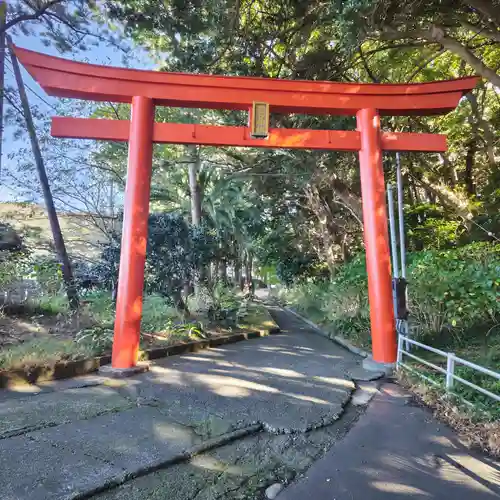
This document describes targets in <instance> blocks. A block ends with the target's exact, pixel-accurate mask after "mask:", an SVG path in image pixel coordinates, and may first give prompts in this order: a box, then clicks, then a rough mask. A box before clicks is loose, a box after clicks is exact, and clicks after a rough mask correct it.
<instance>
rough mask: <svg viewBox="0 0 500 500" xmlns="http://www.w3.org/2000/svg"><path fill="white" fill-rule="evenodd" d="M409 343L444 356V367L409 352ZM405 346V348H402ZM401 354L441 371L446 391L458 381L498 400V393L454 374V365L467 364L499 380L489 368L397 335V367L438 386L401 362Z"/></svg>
mask: <svg viewBox="0 0 500 500" xmlns="http://www.w3.org/2000/svg"><path fill="white" fill-rule="evenodd" d="M410 345H415V346H417V347H420V348H422V349H425V350H426V351H430V352H433V353H434V354H438V355H440V356H443V357H444V358H446V368H444V367H442V366H438V365H435V364H434V363H431V362H430V361H427V360H425V359H422V358H419V357H418V356H416V355H415V354H413V353H411V352H409V347H410ZM405 346H406V349H405V348H404V347H405ZM403 356H408V357H409V358H411V359H414V360H415V361H418V362H419V363H422V364H424V365H426V366H428V367H430V368H432V369H433V370H436V371H437V372H439V373H441V374H443V375H444V377H445V388H446V391H448V392H453V386H454V382H455V381H458V382H460V383H462V384H464V385H466V386H468V387H471V388H472V389H475V390H476V391H478V392H480V393H481V394H484V395H486V396H489V397H490V398H492V399H494V400H495V401H500V395H498V394H495V393H493V392H491V391H488V390H487V389H484V388H483V387H479V386H478V385H476V384H474V383H473V382H471V381H470V380H465V379H463V378H462V377H459V376H458V375H455V365H457V364H458V365H463V366H467V367H469V368H472V369H473V370H477V371H478V372H481V373H484V374H485V375H489V376H490V377H493V378H496V379H497V380H500V373H497V372H495V371H493V370H489V369H488V368H485V367H484V366H480V365H476V364H475V363H471V362H470V361H467V360H465V359H462V358H459V357H458V356H455V354H454V353H452V352H445V351H441V350H440V349H436V348H435V347H431V346H428V345H426V344H422V343H421V342H417V341H416V340H413V339H411V338H409V337H406V336H404V335H399V336H398V357H397V368H398V369H399V368H404V369H405V370H408V371H410V372H414V373H415V374H417V375H418V376H419V377H421V378H423V379H424V380H426V381H427V382H430V383H431V384H433V385H437V386H439V385H440V384H439V383H438V382H436V381H435V380H433V379H432V378H430V377H427V376H426V375H424V374H423V373H420V372H419V371H418V370H416V369H415V368H413V367H411V366H410V365H408V364H407V363H404V362H403Z"/></svg>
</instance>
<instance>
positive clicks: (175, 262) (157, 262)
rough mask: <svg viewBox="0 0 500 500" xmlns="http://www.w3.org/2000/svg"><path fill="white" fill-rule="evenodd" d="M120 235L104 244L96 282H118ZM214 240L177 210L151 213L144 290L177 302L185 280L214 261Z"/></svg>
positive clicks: (215, 249) (215, 252)
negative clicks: (192, 224)
mask: <svg viewBox="0 0 500 500" xmlns="http://www.w3.org/2000/svg"><path fill="white" fill-rule="evenodd" d="M120 242H121V236H120V235H119V234H115V235H114V236H113V239H112V240H111V241H110V242H109V243H107V244H106V245H104V247H103V250H102V254H101V262H100V263H99V264H97V266H96V267H95V268H94V270H93V274H95V275H96V276H99V281H101V282H102V283H103V284H105V285H107V286H108V287H113V286H115V285H116V283H117V281H118V272H119V263H120ZM217 252H218V241H217V238H216V236H215V235H214V233H213V232H212V231H211V230H210V229H208V228H207V227H206V226H199V227H195V226H191V225H190V224H189V223H187V222H186V220H185V219H184V217H183V216H182V215H181V214H178V213H155V214H151V215H150V216H149V220H148V244H147V254H146V270H145V289H146V291H147V292H148V293H150V294H155V293H157V294H160V295H162V296H164V297H169V298H170V300H171V301H172V303H175V304H176V305H178V303H179V300H180V294H181V291H182V289H183V286H184V285H185V284H186V283H192V282H193V281H194V279H195V276H196V273H197V271H198V270H199V269H200V268H201V267H202V266H206V265H207V264H209V263H210V262H211V261H213V260H214V257H215V256H216V255H217Z"/></svg>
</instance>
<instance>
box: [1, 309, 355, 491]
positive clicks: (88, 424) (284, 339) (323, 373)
mask: <svg viewBox="0 0 500 500" xmlns="http://www.w3.org/2000/svg"><path fill="white" fill-rule="evenodd" d="M275 314H276V317H277V320H278V322H279V323H280V324H281V326H283V327H284V328H283V333H282V334H280V335H275V336H272V337H268V338H262V339H255V340H250V341H246V342H242V343H238V344H233V345H229V346H227V347H221V348H217V349H211V350H206V351H203V352H201V353H197V354H191V355H185V356H175V357H172V358H167V359H164V360H159V362H157V363H155V365H154V366H153V367H152V369H151V371H150V372H149V373H145V374H142V375H139V376H136V377H133V378H131V379H127V380H125V381H119V382H117V381H115V380H107V379H105V378H102V377H101V378H99V377H86V378H82V379H80V380H77V379H75V380H73V381H68V382H63V383H61V384H52V385H50V386H45V387H42V388H40V391H39V393H38V394H34V395H28V396H26V395H24V396H23V397H21V398H19V394H16V393H13V394H11V395H9V393H7V392H4V393H3V394H2V402H0V484H1V485H2V493H1V498H2V500H24V499H29V500H45V499H47V500H48V499H50V500H57V499H68V500H69V499H75V498H87V497H89V495H91V494H95V493H98V492H99V491H101V490H106V489H107V488H109V487H111V486H114V485H118V484H121V483H123V482H125V481H126V480H128V479H130V478H132V477H136V476H140V475H144V474H146V473H148V472H149V471H153V470H156V469H158V468H161V467H165V466H167V465H168V464H171V463H176V462H178V461H180V460H186V459H187V458H189V457H190V456H191V455H192V454H193V453H194V452H196V453H199V452H200V451H201V450H206V449H210V448H213V447H216V446H218V445H220V444H223V443H224V442H227V441H229V440H231V439H234V438H235V437H241V436H243V435H245V434H252V433H255V432H256V431H258V430H260V429H263V430H265V431H268V432H269V433H274V434H280V433H281V434H286V435H289V434H290V433H304V432H305V431H308V430H311V429H316V428H320V427H323V426H325V425H328V424H331V423H333V422H335V421H336V420H337V419H338V418H339V416H340V415H341V414H342V412H343V408H344V406H345V404H346V403H347V402H348V401H349V399H350V396H351V392H352V391H353V389H354V383H353V382H352V380H351V379H350V376H349V373H350V372H353V371H358V370H359V361H360V360H359V359H358V358H356V357H355V356H354V355H352V354H350V353H348V352H346V351H345V350H343V349H342V348H340V347H338V346H336V345H335V344H334V343H332V342H330V341H328V340H327V339H325V338H322V337H321V336H319V335H318V334H316V333H313V332H312V331H311V330H310V329H309V327H307V326H306V325H303V324H302V323H301V322H299V321H298V320H296V319H295V318H291V317H288V315H287V314H286V313H283V312H279V311H276V312H275ZM96 384H98V385H96ZM68 387H69V388H68ZM10 396H12V397H10ZM314 456H316V455H314ZM145 498H147V497H145ZM138 500H140V499H138Z"/></svg>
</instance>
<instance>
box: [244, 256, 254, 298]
mask: <svg viewBox="0 0 500 500" xmlns="http://www.w3.org/2000/svg"><path fill="white" fill-rule="evenodd" d="M252 272H253V255H252V252H250V251H249V250H247V252H246V259H245V275H246V276H245V281H246V285H247V286H248V289H249V291H250V293H251V294H253V292H254V287H253V276H252Z"/></svg>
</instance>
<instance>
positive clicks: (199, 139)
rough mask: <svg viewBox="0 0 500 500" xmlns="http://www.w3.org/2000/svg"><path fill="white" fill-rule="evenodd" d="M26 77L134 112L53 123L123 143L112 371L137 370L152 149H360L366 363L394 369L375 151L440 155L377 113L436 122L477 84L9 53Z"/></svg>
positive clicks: (57, 128)
mask: <svg viewBox="0 0 500 500" xmlns="http://www.w3.org/2000/svg"><path fill="white" fill-rule="evenodd" d="M15 54H16V56H17V57H18V59H19V60H20V61H21V63H22V64H23V65H24V67H25V68H26V69H27V70H28V72H29V73H30V74H31V76H32V77H33V78H34V79H35V80H36V81H37V82H38V83H39V84H40V85H41V86H42V88H43V89H44V90H45V91H46V92H47V93H48V94H49V95H52V96H56V97H66V98H68V97H70V98H77V99H86V100H93V101H111V102H123V103H131V104H132V113H131V115H132V116H131V120H130V121H128V120H104V119H102V120H100V119H87V118H63V117H55V118H53V119H52V135H53V136H55V137H67V138H80V139H103V140H113V141H128V142H129V157H128V167H127V183H126V190H125V207H124V218H123V235H122V247H121V257H120V275H119V280H118V297H117V304H116V320H115V333H114V342H113V356H112V366H113V368H117V369H130V368H134V367H135V366H136V364H137V354H138V349H139V336H140V326H141V316H142V294H143V287H144V264H145V258H146V242H147V229H148V226H147V221H148V214H149V195H150V183H151V165H152V150H153V143H154V142H158V143H177V144H200V145H211V146H249V147H261V148H295V149H320V150H337V151H339V150H340V151H358V152H359V161H360V177H361V191H362V199H363V226H364V241H365V249H366V263H367V270H368V295H369V302H370V321H371V335H372V347H373V359H374V361H376V362H379V363H394V362H395V361H396V335H395V325H394V310H393V300H392V288H391V268H390V254H389V244H388V230H387V213H386V205H385V185H384V172H383V168H382V152H383V151H384V150H385V151H429V152H442V151H446V136H444V135H437V134H414V133H392V132H383V131H381V129H380V115H436V114H443V113H447V112H449V111H451V110H453V109H454V108H455V107H456V106H457V104H458V101H459V100H460V98H461V97H462V96H463V95H464V94H465V93H466V92H469V91H470V90H471V89H472V88H474V86H475V85H476V83H477V81H478V78H477V77H469V78H462V79H456V80H447V81H439V82H431V83H417V84H357V83H356V84H353V83H335V82H324V81H300V80H278V79H270V78H249V77H234V76H211V75H194V74H185V73H165V72H156V71H140V70H130V69H124V68H115V67H105V66H97V65H92V64H85V63H79V62H74V61H69V60H66V59H62V58H58V57H52V56H48V55H45V54H40V53H37V52H33V51H30V50H25V49H21V48H19V47H16V48H15ZM254 102H266V103H268V104H269V107H270V110H271V111H272V112H275V113H303V114H331V115H356V118H357V130H356V131H340V130H305V129H283V128H278V129H271V130H269V134H268V137H267V138H266V139H253V138H252V137H250V131H249V128H248V127H223V126H211V125H187V124H179V123H155V121H154V112H155V106H175V107H186V108H212V109H235V110H244V111H248V112H249V113H251V112H252V105H253V103H254Z"/></svg>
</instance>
